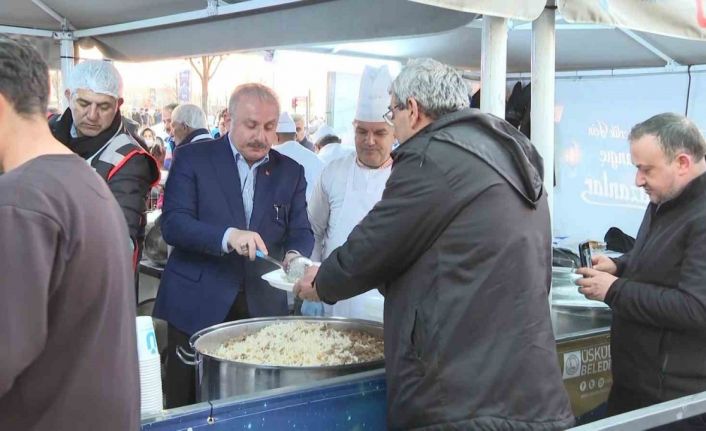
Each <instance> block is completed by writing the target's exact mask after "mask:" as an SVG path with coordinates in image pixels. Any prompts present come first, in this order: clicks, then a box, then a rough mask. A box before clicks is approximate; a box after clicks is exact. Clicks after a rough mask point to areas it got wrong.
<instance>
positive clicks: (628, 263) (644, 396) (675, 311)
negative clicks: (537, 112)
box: [576, 113, 706, 430]
mask: <svg viewBox="0 0 706 431" xmlns="http://www.w3.org/2000/svg"><path fill="white" fill-rule="evenodd" d="M628 139H629V141H630V154H631V157H632V161H633V163H634V164H635V166H636V167H637V173H636V176H635V184H636V185H637V186H638V187H642V188H643V189H644V190H645V192H646V193H647V195H648V196H649V197H650V204H649V205H648V207H647V210H646V212H645V216H644V218H643V221H642V225H641V226H640V230H639V231H638V234H637V239H636V242H635V246H634V248H633V249H632V250H631V251H630V252H628V253H626V254H624V255H623V256H621V257H620V258H618V259H610V258H608V257H606V256H602V255H599V256H595V257H593V259H592V261H593V268H580V269H579V270H578V273H579V274H582V275H584V277H585V278H582V279H579V280H577V282H576V283H577V284H578V285H579V286H581V287H580V289H579V291H580V292H581V293H582V294H584V295H585V296H586V297H587V298H589V299H594V300H599V301H604V302H605V303H606V304H608V305H610V307H611V309H612V310H613V324H612V329H611V356H612V360H613V363H612V371H613V387H612V389H611V393H610V397H609V399H608V413H609V414H619V413H623V412H626V411H630V410H635V409H639V408H642V407H646V406H649V405H652V404H657V403H660V402H663V401H668V400H672V399H675V398H679V397H682V396H686V395H690V394H694V393H697V392H702V391H706V258H705V256H706V205H704V202H706V175H704V173H705V172H706V161H704V154H706V141H705V140H704V137H703V136H702V135H701V133H700V132H699V129H698V128H697V127H696V125H695V124H694V123H693V122H691V121H690V120H688V119H687V118H685V117H683V116H681V115H678V114H671V113H665V114H659V115H656V116H654V117H652V118H650V119H648V120H647V121H645V122H643V123H640V124H638V125H636V126H635V127H633V129H632V131H631V132H630V136H629V138H628ZM669 429H678V430H692V429H706V417H703V416H697V417H692V418H689V419H687V420H686V421H684V422H682V423H679V424H676V427H675V426H674V425H671V428H669Z"/></svg>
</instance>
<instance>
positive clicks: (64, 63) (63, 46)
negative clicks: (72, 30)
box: [59, 34, 74, 111]
mask: <svg viewBox="0 0 706 431" xmlns="http://www.w3.org/2000/svg"><path fill="white" fill-rule="evenodd" d="M59 43H60V50H61V95H60V96H59V99H60V102H61V110H62V111H64V110H65V109H66V108H68V106H69V101H68V100H67V99H66V97H64V93H65V92H66V88H67V84H68V78H69V76H71V72H73V70H74V40H73V37H71V36H70V35H68V34H64V35H61V36H60V37H59Z"/></svg>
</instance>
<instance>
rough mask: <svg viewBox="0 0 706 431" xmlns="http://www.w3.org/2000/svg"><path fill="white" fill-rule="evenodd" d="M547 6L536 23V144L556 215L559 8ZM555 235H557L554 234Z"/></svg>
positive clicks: (533, 110)
mask: <svg viewBox="0 0 706 431" xmlns="http://www.w3.org/2000/svg"><path fill="white" fill-rule="evenodd" d="M550 3H553V2H549V3H547V7H546V8H545V9H544V12H542V14H541V15H540V16H539V18H537V19H536V20H535V21H534V22H533V23H532V106H531V123H532V143H533V144H534V145H535V147H537V150H538V151H539V153H540V154H541V156H542V158H544V188H545V190H546V191H547V198H548V202H549V214H550V215H551V216H552V217H553V214H554V79H555V28H554V25H555V24H554V19H555V14H556V7H555V6H554V5H553V4H550ZM552 232H553V231H552Z"/></svg>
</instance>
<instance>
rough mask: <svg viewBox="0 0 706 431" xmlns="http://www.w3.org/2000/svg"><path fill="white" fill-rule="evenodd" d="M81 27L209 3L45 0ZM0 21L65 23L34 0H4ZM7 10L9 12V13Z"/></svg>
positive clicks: (40, 25) (38, 25)
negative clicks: (45, 10)
mask: <svg viewBox="0 0 706 431" xmlns="http://www.w3.org/2000/svg"><path fill="white" fill-rule="evenodd" d="M42 2H43V3H44V4H46V5H47V6H49V7H50V8H51V9H53V10H54V11H55V12H57V13H58V14H59V15H61V16H63V17H65V18H67V19H68V20H69V22H70V23H71V24H73V25H74V27H76V28H77V29H86V28H94V27H102V26H105V25H112V24H120V23H124V22H132V21H138V20H141V19H146V18H156V17H160V16H164V15H173V14H177V13H181V12H188V11H193V10H198V9H203V8H205V7H206V1H205V0H204V1H192V0H149V1H144V0H119V1H105V0H103V1H96V0H42ZM0 10H2V11H3V13H2V14H0V25H11V26H18V27H28V28H35V29H46V30H61V24H60V23H59V22H58V21H56V20H55V19H53V18H51V17H50V16H49V15H48V14H47V13H46V12H44V11H43V10H42V9H40V8H39V6H37V5H35V4H34V3H32V2H31V1H30V0H0ZM6 11H7V12H8V13H6Z"/></svg>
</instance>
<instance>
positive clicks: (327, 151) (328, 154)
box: [313, 124, 355, 166]
mask: <svg viewBox="0 0 706 431" xmlns="http://www.w3.org/2000/svg"><path fill="white" fill-rule="evenodd" d="M324 138H329V139H335V140H334V141H332V142H329V143H326V144H323V141H324ZM313 141H314V147H315V148H316V151H317V153H316V155H317V156H319V158H320V159H321V161H322V162H324V166H325V165H328V164H329V163H331V162H332V161H334V160H336V159H340V158H341V157H344V156H347V155H350V154H351V153H355V147H354V146H353V145H343V144H342V143H341V138H339V137H338V135H336V132H335V131H334V130H333V129H332V128H331V127H329V126H328V125H327V124H322V125H321V126H320V127H319V128H318V129H317V130H316V133H314V136H313Z"/></svg>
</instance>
